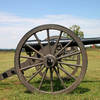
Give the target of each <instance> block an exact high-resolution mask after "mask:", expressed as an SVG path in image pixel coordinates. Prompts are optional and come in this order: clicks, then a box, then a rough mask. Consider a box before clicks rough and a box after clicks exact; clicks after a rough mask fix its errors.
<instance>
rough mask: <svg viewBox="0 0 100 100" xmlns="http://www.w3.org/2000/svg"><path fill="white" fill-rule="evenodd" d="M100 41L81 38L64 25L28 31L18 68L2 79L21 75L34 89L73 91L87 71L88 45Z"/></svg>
mask: <svg viewBox="0 0 100 100" xmlns="http://www.w3.org/2000/svg"><path fill="white" fill-rule="evenodd" d="M99 43H100V38H83V39H80V38H79V37H77V36H76V35H75V34H74V32H72V31H71V30H69V29H68V28H66V27H63V26H60V25H55V24H47V25H41V26H39V27H36V28H34V29H32V30H30V31H29V32H27V33H26V34H25V35H24V36H23V38H22V39H21V40H20V42H19V44H18V46H17V48H16V52H15V58H14V67H13V68H11V69H9V70H7V71H5V72H4V73H2V74H0V80H3V79H6V78H8V77H10V76H12V75H16V74H17V75H18V78H19V80H20V81H21V82H22V84H24V85H25V87H27V89H28V90H29V91H31V92H35V91H38V92H42V93H50V94H58V93H63V92H65V93H69V92H71V91H73V90H74V89H75V88H76V87H77V86H78V85H79V84H80V82H81V81H82V80H83V78H84V76H85V74H86V70H87V54H86V50H85V47H84V45H90V44H99Z"/></svg>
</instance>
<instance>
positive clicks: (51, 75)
mask: <svg viewBox="0 0 100 100" xmlns="http://www.w3.org/2000/svg"><path fill="white" fill-rule="evenodd" d="M50 83H51V91H52V92H53V71H52V68H50Z"/></svg>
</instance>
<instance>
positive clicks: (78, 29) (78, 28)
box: [69, 25, 84, 38]
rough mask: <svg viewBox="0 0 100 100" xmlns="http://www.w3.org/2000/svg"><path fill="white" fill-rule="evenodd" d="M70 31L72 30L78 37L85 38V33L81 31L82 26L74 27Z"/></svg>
mask: <svg viewBox="0 0 100 100" xmlns="http://www.w3.org/2000/svg"><path fill="white" fill-rule="evenodd" d="M69 29H71V30H72V31H73V32H74V33H75V34H76V35H77V36H78V37H80V38H84V33H83V32H82V31H81V30H80V26H78V25H72V26H71V27H69Z"/></svg>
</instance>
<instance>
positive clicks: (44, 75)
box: [39, 68, 48, 90]
mask: <svg viewBox="0 0 100 100" xmlns="http://www.w3.org/2000/svg"><path fill="white" fill-rule="evenodd" d="M47 71H48V68H46V70H45V72H44V74H43V77H42V80H41V82H40V85H39V90H40V88H41V86H42V84H43V81H44V79H45V77H46V74H47Z"/></svg>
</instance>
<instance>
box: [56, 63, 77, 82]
mask: <svg viewBox="0 0 100 100" xmlns="http://www.w3.org/2000/svg"><path fill="white" fill-rule="evenodd" d="M60 66H61V65H60ZM60 66H58V67H59V69H60V70H62V71H63V72H64V73H65V74H66V75H68V76H69V77H71V78H73V79H74V80H76V77H74V76H73V75H71V74H70V73H69V72H67V71H65V70H64V68H63V67H60Z"/></svg>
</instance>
